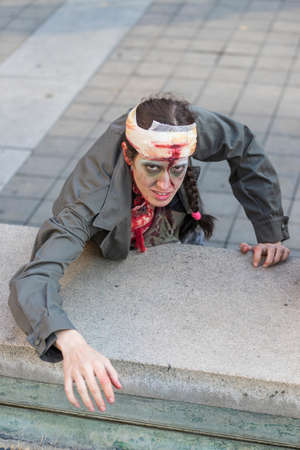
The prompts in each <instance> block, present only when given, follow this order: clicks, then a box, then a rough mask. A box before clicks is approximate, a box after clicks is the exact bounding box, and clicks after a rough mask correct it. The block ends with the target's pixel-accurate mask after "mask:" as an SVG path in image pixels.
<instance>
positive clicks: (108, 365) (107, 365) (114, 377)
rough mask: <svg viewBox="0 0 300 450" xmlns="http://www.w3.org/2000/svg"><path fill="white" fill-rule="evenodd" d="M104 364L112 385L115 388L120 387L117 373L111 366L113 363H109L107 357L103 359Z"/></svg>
mask: <svg viewBox="0 0 300 450" xmlns="http://www.w3.org/2000/svg"><path fill="white" fill-rule="evenodd" d="M104 366H105V368H106V371H107V373H108V375H109V377H110V379H111V381H112V383H113V385H114V386H115V387H116V388H118V389H121V388H122V385H121V383H120V381H119V376H118V373H117V371H116V369H115V368H114V367H113V365H112V364H111V362H110V360H109V359H108V360H107V361H105V364H104Z"/></svg>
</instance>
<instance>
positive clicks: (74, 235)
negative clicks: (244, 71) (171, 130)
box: [9, 107, 289, 362]
mask: <svg viewBox="0 0 300 450" xmlns="http://www.w3.org/2000/svg"><path fill="white" fill-rule="evenodd" d="M191 109H192V111H193V112H194V113H196V117H197V119H196V123H197V131H198V135H197V148H196V152H195V153H194V155H193V157H194V158H195V159H198V160H200V161H222V160H227V161H228V164H229V166H230V169H231V175H230V183H231V187H232V190H233V193H234V195H235V196H236V198H237V199H238V200H239V201H240V203H241V204H242V205H243V207H244V209H245V212H246V214H247V216H248V218H249V219H250V221H251V222H252V225H253V227H254V230H255V233H256V237H257V241H258V242H277V241H281V240H285V239H288V237H289V235H288V228H287V223H288V217H286V216H284V215H283V210H282V206H281V194H280V188H279V183H278V178H277V175H276V173H275V171H274V169H273V167H272V165H271V163H270V162H269V160H268V158H267V157H266V155H265V154H264V152H263V150H262V148H261V147H260V145H259V144H258V143H257V142H256V140H255V138H254V136H253V134H252V133H251V131H250V130H249V129H248V128H247V127H246V126H245V125H242V124H240V123H238V122H236V121H233V120H232V119H230V118H229V117H226V116H224V115H221V114H217V113H212V112H209V111H207V110H205V109H202V108H196V107H191ZM126 117H127V114H124V115H123V116H121V117H120V118H118V119H117V120H115V121H114V122H113V123H112V124H111V125H110V126H109V128H108V129H107V130H106V132H105V133H104V134H103V135H102V136H101V137H100V138H99V139H98V140H97V141H96V143H95V144H94V145H93V146H92V148H91V149H90V150H89V151H88V152H87V153H86V155H84V156H83V158H82V159H81V160H80V161H79V163H78V165H77V166H76V168H75V169H74V171H73V172H72V173H71V175H70V176H69V178H68V179H67V180H66V183H65V185H64V186H63V188H62V191H61V193H60V195H59V197H58V198H57V199H56V201H55V202H54V205H53V217H51V218H49V219H48V220H46V221H45V222H44V224H43V225H42V227H41V228H40V230H39V232H38V234H37V237H36V240H35V243H34V247H33V251H32V255H31V259H30V262H29V263H28V264H26V265H25V266H23V267H21V268H20V269H19V270H18V272H17V273H16V274H15V275H14V276H13V278H12V279H11V281H10V296H9V307H10V309H11V312H12V314H13V316H14V318H15V320H16V322H17V324H18V325H19V326H20V328H21V329H22V330H23V331H24V332H25V333H26V334H27V340H28V342H29V343H30V344H31V345H33V347H34V348H35V349H36V350H37V351H38V353H39V355H40V357H41V359H44V360H47V361H52V362H56V361H60V360H61V359H62V355H61V353H60V351H59V350H58V349H57V348H56V347H55V346H54V345H53V344H54V342H55V340H56V334H55V332H56V331H59V330H63V329H72V328H75V327H74V325H73V324H72V322H71V321H70V320H69V318H68V317H67V315H66V313H65V312H64V310H63V308H62V297H61V295H60V293H59V290H60V284H59V279H60V278H61V277H62V276H63V274H64V270H65V268H66V267H67V266H68V265H69V264H70V263H71V262H72V261H74V260H75V259H76V258H77V257H78V256H79V255H80V253H81V252H82V250H83V248H84V246H85V244H86V242H87V241H88V240H90V239H93V240H94V241H95V242H96V243H97V244H98V246H99V248H100V250H101V253H102V255H103V256H104V257H106V258H110V259H121V258H126V256H127V255H128V252H129V249H130V236H131V229H130V226H131V196H132V180H131V174H130V170H129V168H128V166H127V164H126V163H125V161H124V158H123V155H122V152H121V149H120V142H121V138H122V135H123V133H124V130H125V121H126ZM179 196H180V199H181V201H182V204H183V205H184V208H185V210H186V213H189V212H190V210H189V206H188V203H187V200H186V196H185V192H184V189H183V187H181V189H180V191H179ZM208 209H209V208H208ZM141 257H143V256H142V255H141Z"/></svg>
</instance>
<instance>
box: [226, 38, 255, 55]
mask: <svg viewBox="0 0 300 450" xmlns="http://www.w3.org/2000/svg"><path fill="white" fill-rule="evenodd" d="M259 49H260V48H259V44H256V43H253V42H243V41H242V42H239V41H235V40H232V41H230V42H229V43H228V44H227V45H226V47H225V52H224V53H225V54H226V53H228V54H238V55H246V56H249V55H254V56H255V55H257V53H258V52H259Z"/></svg>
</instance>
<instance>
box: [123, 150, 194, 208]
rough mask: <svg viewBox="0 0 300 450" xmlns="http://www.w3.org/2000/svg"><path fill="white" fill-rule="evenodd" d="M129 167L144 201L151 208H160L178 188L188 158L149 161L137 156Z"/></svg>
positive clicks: (166, 203)
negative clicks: (151, 206)
mask: <svg viewBox="0 0 300 450" xmlns="http://www.w3.org/2000/svg"><path fill="white" fill-rule="evenodd" d="M131 167H132V171H133V176H134V180H135V182H136V185H137V187H138V189H139V190H140V192H141V194H142V195H143V197H144V199H145V200H147V201H148V202H149V203H150V204H151V205H153V206H160V207H162V206H166V205H168V204H169V203H170V202H171V200H172V198H173V197H174V195H175V194H176V192H177V191H178V189H179V188H180V186H181V184H182V182H183V179H184V176H185V173H186V170H187V167H188V158H179V159H174V160H172V161H170V160H168V159H163V160H151V159H145V158H144V157H143V156H142V155H140V154H138V155H137V156H136V157H135V158H134V161H133V162H132V165H131Z"/></svg>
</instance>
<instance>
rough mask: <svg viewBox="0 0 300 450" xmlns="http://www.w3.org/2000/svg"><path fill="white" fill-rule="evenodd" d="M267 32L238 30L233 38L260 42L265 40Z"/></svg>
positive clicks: (240, 40)
mask: <svg viewBox="0 0 300 450" xmlns="http://www.w3.org/2000/svg"><path fill="white" fill-rule="evenodd" d="M266 36H267V33H266V32H265V31H249V30H239V29H238V30H237V31H235V32H234V34H233V36H232V39H234V40H235V41H238V42H258V43H261V42H262V41H264V40H265V38H266Z"/></svg>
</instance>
